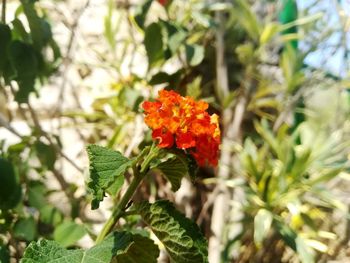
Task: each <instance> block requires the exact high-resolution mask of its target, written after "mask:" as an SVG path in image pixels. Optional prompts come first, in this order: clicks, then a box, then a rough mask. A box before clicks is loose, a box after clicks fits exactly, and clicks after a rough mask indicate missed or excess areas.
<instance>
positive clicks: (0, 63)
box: [0, 23, 11, 71]
mask: <svg viewBox="0 0 350 263" xmlns="http://www.w3.org/2000/svg"><path fill="white" fill-rule="evenodd" d="M0 39H1V41H0V71H2V70H3V69H4V68H5V66H6V64H7V48H8V45H9V44H10V42H11V30H10V28H9V26H8V25H5V24H2V23H0Z"/></svg>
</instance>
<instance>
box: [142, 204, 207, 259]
mask: <svg viewBox="0 0 350 263" xmlns="http://www.w3.org/2000/svg"><path fill="white" fill-rule="evenodd" d="M135 207H136V209H137V210H138V211H139V213H140V215H141V217H142V219H143V220H144V221H145V223H146V224H147V225H148V226H149V227H150V228H151V230H152V231H153V233H154V234H155V235H156V236H157V237H158V239H159V240H160V241H161V242H162V243H163V244H164V246H165V248H166V250H167V252H168V253H169V255H170V257H171V259H172V260H173V262H176V263H192V262H193V263H202V262H208V259H207V255H208V251H207V241H206V239H205V238H204V236H203V235H202V233H201V231H200V229H199V227H198V226H197V225H196V224H195V223H194V222H193V221H191V220H190V219H188V218H186V217H185V216H184V215H183V214H181V213H180V212H179V211H177V210H176V209H175V207H174V205H173V204H172V203H171V202H169V201H167V200H161V201H157V202H155V203H153V204H150V203H148V202H143V203H140V204H137V205H135Z"/></svg>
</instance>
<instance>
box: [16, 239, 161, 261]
mask: <svg viewBox="0 0 350 263" xmlns="http://www.w3.org/2000/svg"><path fill="white" fill-rule="evenodd" d="M158 254H159V250H158V247H157V246H156V245H155V244H154V243H153V241H152V240H150V239H148V238H145V237H142V236H140V235H134V234H131V233H129V232H115V233H113V234H111V235H109V236H108V237H107V238H106V239H105V240H104V241H102V242H101V243H100V244H98V245H96V246H94V247H92V248H90V249H88V250H86V251H84V250H82V249H77V250H67V249H65V248H63V247H61V246H60V245H59V244H58V243H57V242H56V241H50V240H40V241H38V242H32V243H31V244H30V245H29V246H28V247H27V249H26V251H25V252H24V256H23V258H22V260H21V263H68V262H69V263H110V262H111V261H112V259H113V257H115V256H116V258H117V260H118V263H120V262H122V263H124V262H140V263H153V262H156V260H157V257H158ZM129 259H130V260H136V261H127V260H129ZM119 260H121V261H119ZM123 260H124V261H123ZM112 262H115V261H114V260H113V261H112Z"/></svg>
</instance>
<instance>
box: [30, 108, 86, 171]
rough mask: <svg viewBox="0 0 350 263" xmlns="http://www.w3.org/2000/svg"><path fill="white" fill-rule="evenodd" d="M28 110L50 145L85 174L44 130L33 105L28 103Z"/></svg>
mask: <svg viewBox="0 0 350 263" xmlns="http://www.w3.org/2000/svg"><path fill="white" fill-rule="evenodd" d="M27 105H28V109H29V112H30V113H31V116H32V118H33V121H34V124H35V127H36V128H37V129H38V130H39V131H40V133H41V135H43V136H44V137H45V138H46V139H47V140H48V141H49V143H50V145H51V146H52V147H53V148H54V149H55V151H56V152H57V153H58V154H59V155H61V156H62V157H63V158H64V159H66V161H67V162H69V163H70V164H71V165H72V166H73V167H74V168H75V169H76V170H78V171H79V172H80V173H83V172H84V170H83V169H82V168H80V167H79V166H78V165H77V164H76V163H75V162H73V161H72V160H71V159H70V158H69V157H68V156H67V155H66V154H64V153H63V151H62V149H61V148H60V147H59V146H58V145H57V144H56V143H54V142H53V141H52V139H51V137H50V136H49V134H48V133H47V132H46V131H44V130H43V128H42V127H41V125H40V122H39V120H38V117H37V115H36V112H35V111H34V109H33V107H32V106H31V104H30V103H29V102H28V104H27Z"/></svg>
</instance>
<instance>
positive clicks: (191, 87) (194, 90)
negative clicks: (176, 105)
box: [186, 76, 202, 100]
mask: <svg viewBox="0 0 350 263" xmlns="http://www.w3.org/2000/svg"><path fill="white" fill-rule="evenodd" d="M201 82H202V77H201V76H199V77H196V78H195V79H194V80H193V81H192V82H191V83H189V84H187V86H186V88H187V89H186V95H187V96H190V97H192V98H194V99H195V100H196V99H198V98H199V97H200V96H201V93H202V90H201Z"/></svg>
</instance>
